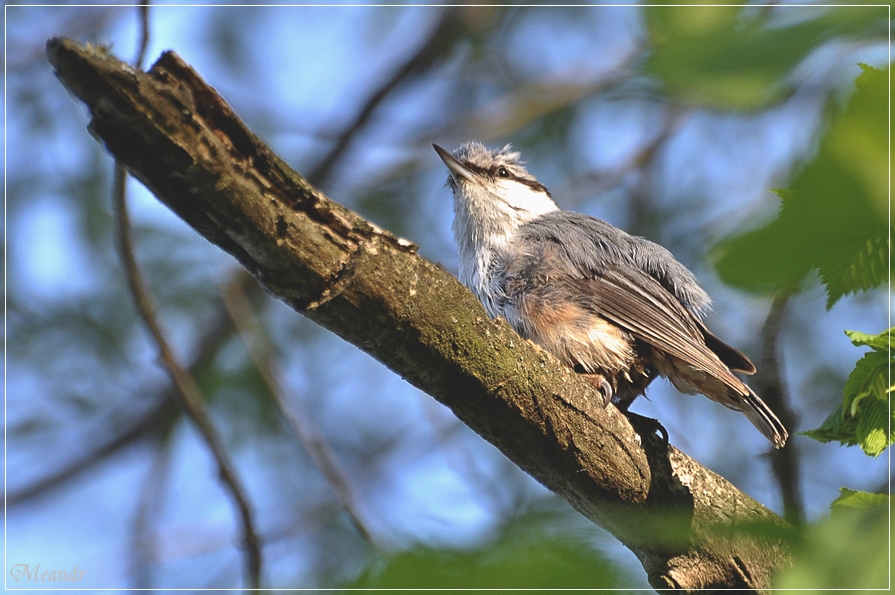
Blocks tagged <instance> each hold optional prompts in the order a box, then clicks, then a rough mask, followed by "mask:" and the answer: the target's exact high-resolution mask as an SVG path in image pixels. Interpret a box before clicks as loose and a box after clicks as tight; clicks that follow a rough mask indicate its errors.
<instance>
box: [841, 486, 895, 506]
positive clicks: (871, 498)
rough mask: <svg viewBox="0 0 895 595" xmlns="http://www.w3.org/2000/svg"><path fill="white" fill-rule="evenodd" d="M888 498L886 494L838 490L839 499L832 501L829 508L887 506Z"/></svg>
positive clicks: (846, 489)
mask: <svg viewBox="0 0 895 595" xmlns="http://www.w3.org/2000/svg"><path fill="white" fill-rule="evenodd" d="M888 505H889V496H887V495H886V494H872V493H870V492H861V491H857V490H850V489H848V488H839V497H838V498H836V499H835V500H833V502H832V504H830V508H832V509H834V510H835V509H837V508H839V507H842V508H868V507H872V506H888Z"/></svg>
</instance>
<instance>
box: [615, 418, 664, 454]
mask: <svg viewBox="0 0 895 595" xmlns="http://www.w3.org/2000/svg"><path fill="white" fill-rule="evenodd" d="M622 413H624V415H625V417H627V418H628V421H629V422H631V425H632V426H634V429H635V430H636V431H637V433H638V434H640V435H641V436H643V437H646V436H652V435H654V434H656V433H657V432H658V433H659V437H660V438H661V439H662V443H661V446H662V448H663V449H665V448H668V431H667V430H666V429H665V426H663V425H662V424H661V423H659V420H658V419H653V418H652V417H646V416H644V415H640V414H638V413H634V412H633V411H627V410H623V411H622Z"/></svg>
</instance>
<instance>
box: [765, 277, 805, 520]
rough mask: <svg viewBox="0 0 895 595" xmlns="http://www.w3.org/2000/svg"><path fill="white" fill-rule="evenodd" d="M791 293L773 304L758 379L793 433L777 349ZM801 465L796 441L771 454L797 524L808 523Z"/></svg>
mask: <svg viewBox="0 0 895 595" xmlns="http://www.w3.org/2000/svg"><path fill="white" fill-rule="evenodd" d="M791 296H792V291H791V290H782V291H780V292H779V293H778V294H777V295H776V296H775V297H774V301H773V302H772V303H771V309H770V311H769V312H768V316H767V318H766V319H765V322H764V325H763V326H762V327H761V365H760V366H759V370H760V372H759V375H758V377H757V378H756V382H755V383H756V385H757V386H758V387H759V389H760V391H759V393H758V394H759V395H761V398H762V399H763V400H764V402H765V403H767V404H768V406H769V407H770V408H771V409H773V410H774V411H775V412H776V413H777V417H779V418H780V421H781V422H783V425H784V426H786V427H787V428H789V430H790V432H792V431H793V430H795V427H796V422H797V419H796V415H795V413H794V412H793V410H792V408H791V407H790V406H789V397H788V393H787V390H786V383H785V382H784V380H783V377H782V376H781V375H780V354H779V351H778V349H777V348H778V342H779V337H780V330H781V328H782V326H783V318H784V315H785V313H786V306H787V304H788V303H789V298H790V297H791ZM799 466H800V465H799V451H798V447H797V446H796V444H795V442H794V441H790V442H789V444H787V445H786V448H781V449H780V450H777V451H775V452H772V453H771V467H772V468H773V470H774V476H775V477H776V478H777V483H778V484H779V485H780V494H781V496H782V498H783V514H784V517H785V518H786V520H788V521H789V522H790V523H792V524H793V525H796V526H800V525H802V524H804V522H805V509H804V506H803V504H802V491H801V485H800V481H799Z"/></svg>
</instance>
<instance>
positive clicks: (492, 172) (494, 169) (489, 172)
mask: <svg viewBox="0 0 895 595" xmlns="http://www.w3.org/2000/svg"><path fill="white" fill-rule="evenodd" d="M462 163H463V167H465V168H466V169H468V170H469V171H471V172H473V173H475V174H478V175H480V176H486V177H489V178H491V179H494V178H498V177H499V178H502V179H504V180H515V181H517V182H519V183H520V184H525V185H526V186H528V187H529V188H531V189H532V190H534V191H536V192H543V193H545V194H546V195H547V196H549V197H550V198H553V196H551V194H550V192H549V191H548V190H547V189H546V188H545V187H544V185H543V184H541V183H540V182H538V181H537V180H531V179H529V178H521V177H519V176H517V175H516V174H514V173H513V170H511V169H510V168H508V167H506V166H504V165H495V166H491V167H489V168H485V167H481V166H479V165H476V164H474V163H470V162H469V161H463V162H462ZM501 169H503V170H505V171H506V174H507V175H506V176H501V175H500V174H499V171H500V170H501Z"/></svg>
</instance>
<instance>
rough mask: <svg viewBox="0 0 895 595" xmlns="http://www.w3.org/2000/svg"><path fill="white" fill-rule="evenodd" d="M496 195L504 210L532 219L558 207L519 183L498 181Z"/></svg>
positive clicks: (540, 194)
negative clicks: (524, 214)
mask: <svg viewBox="0 0 895 595" xmlns="http://www.w3.org/2000/svg"><path fill="white" fill-rule="evenodd" d="M496 189H497V195H498V196H499V197H500V199H501V201H502V202H503V203H504V208H506V209H507V210H511V211H516V212H518V211H520V210H521V211H524V212H526V213H529V214H530V215H531V216H533V217H537V216H538V215H543V214H545V213H549V212H551V211H555V210H556V209H557V208H558V207H557V206H556V203H554V202H553V200H552V199H551V198H550V197H549V196H547V195H546V194H545V193H543V192H536V191H534V190H532V189H531V188H529V187H528V186H526V185H525V184H520V183H519V182H514V181H511V180H499V181H498V182H497V185H496Z"/></svg>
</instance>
